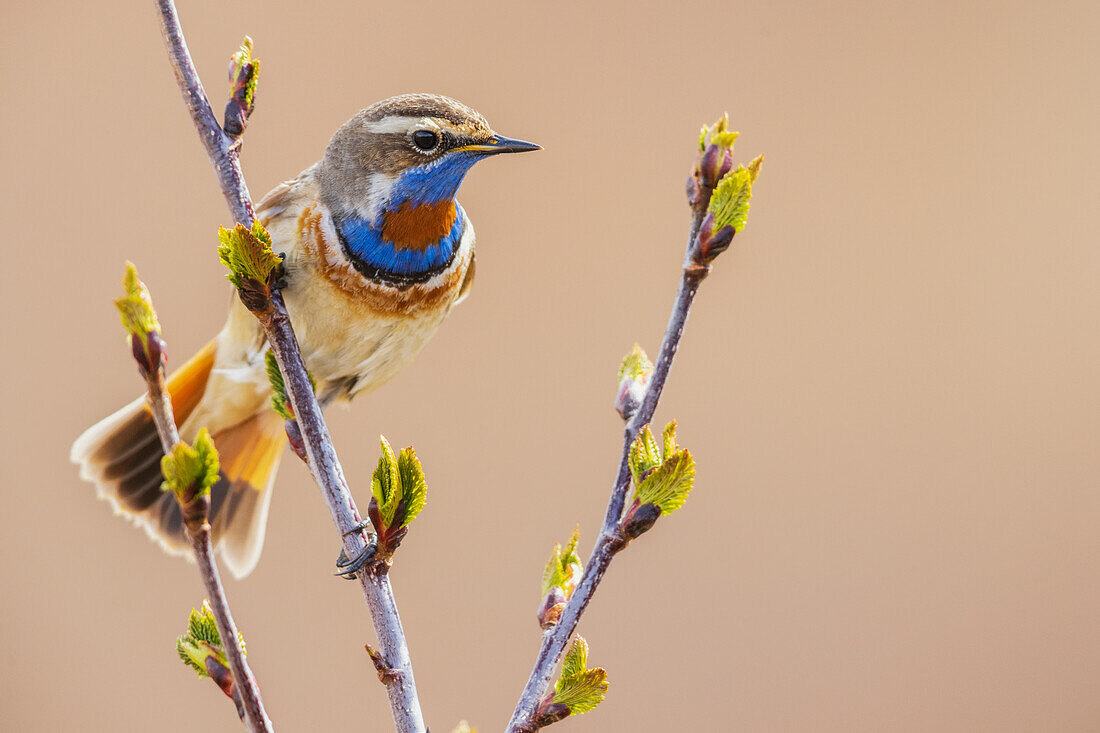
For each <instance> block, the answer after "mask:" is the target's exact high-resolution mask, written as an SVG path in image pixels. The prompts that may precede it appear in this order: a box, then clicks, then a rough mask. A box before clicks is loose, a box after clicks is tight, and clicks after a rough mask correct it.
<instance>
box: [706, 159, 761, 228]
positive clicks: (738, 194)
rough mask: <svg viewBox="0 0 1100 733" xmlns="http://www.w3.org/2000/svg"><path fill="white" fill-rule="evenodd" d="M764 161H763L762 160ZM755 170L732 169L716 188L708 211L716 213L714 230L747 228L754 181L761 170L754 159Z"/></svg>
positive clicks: (740, 167)
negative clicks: (746, 223)
mask: <svg viewBox="0 0 1100 733" xmlns="http://www.w3.org/2000/svg"><path fill="white" fill-rule="evenodd" d="M761 162H762V161H761ZM753 163H755V164H756V167H755V169H754V171H753V172H750V170H749V169H748V168H745V167H744V166H740V165H739V166H737V169H736V170H733V171H730V172H729V173H727V174H726V175H725V176H723V177H722V180H720V181H719V182H718V185H717V186H716V187H715V189H714V195H713V196H711V199H710V206H709V207H708V208H707V211H708V212H710V213H712V214H713V215H714V230H715V231H718V230H721V229H722V228H724V227H727V226H728V227H732V228H733V231H734V232H739V231H741V230H742V229H744V228H745V222H746V221H747V220H748V218H749V202H750V201H751V200H752V182H753V181H754V180H755V178H756V175H755V174H756V173H759V171H760V163H757V162H756V161H753Z"/></svg>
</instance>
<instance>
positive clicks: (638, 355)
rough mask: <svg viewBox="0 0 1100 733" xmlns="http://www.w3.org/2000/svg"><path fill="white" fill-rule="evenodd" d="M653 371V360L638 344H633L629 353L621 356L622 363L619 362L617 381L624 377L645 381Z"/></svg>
mask: <svg viewBox="0 0 1100 733" xmlns="http://www.w3.org/2000/svg"><path fill="white" fill-rule="evenodd" d="M652 373H653V362H651V361H650V360H649V357H648V356H646V353H645V351H643V350H642V347H641V346H639V345H638V344H634V348H633V349H631V350H630V353H629V354H627V355H626V356H624V357H623V360H622V363H621V364H619V381H620V382H621V381H623V380H624V379H632V380H634V381H635V382H642V381H645V380H646V379H647V378H648V377H649V375H650V374H652Z"/></svg>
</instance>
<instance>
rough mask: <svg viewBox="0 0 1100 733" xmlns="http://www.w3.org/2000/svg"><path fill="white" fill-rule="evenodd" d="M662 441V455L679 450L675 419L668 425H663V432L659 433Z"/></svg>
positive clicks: (665, 455)
mask: <svg viewBox="0 0 1100 733" xmlns="http://www.w3.org/2000/svg"><path fill="white" fill-rule="evenodd" d="M661 438H662V443H663V444H664V449H663V450H662V451H661V455H662V456H664V457H666V458H667V457H668V456H671V455H672V454H673V453H675V452H676V451H678V450H680V446H679V445H678V444H677V443H676V421H675V420H673V421H671V422H670V423H669V424H668V425H665V429H664V432H662V433H661Z"/></svg>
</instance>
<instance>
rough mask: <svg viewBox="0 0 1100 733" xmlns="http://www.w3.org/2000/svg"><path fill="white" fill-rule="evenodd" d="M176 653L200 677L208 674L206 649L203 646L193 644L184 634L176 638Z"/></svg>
mask: <svg viewBox="0 0 1100 733" xmlns="http://www.w3.org/2000/svg"><path fill="white" fill-rule="evenodd" d="M176 653H177V654H179V655H180V659H181V660H183V663H184V664H186V665H187V666H188V667H190V668H191V669H193V670H195V674H197V675H198V676H199V678H200V679H201V678H203V677H209V676H210V675H208V674H207V673H206V657H207V651H206V648H205V647H201V646H199V645H197V644H195V643H194V642H193V641H191V639H189V638H188V637H186V636H181V637H179V638H178V639H176Z"/></svg>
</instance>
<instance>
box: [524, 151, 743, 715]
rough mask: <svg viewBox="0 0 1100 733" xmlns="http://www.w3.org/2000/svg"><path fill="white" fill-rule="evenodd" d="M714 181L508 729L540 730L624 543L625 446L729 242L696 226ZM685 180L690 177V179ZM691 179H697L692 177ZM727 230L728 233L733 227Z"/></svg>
mask: <svg viewBox="0 0 1100 733" xmlns="http://www.w3.org/2000/svg"><path fill="white" fill-rule="evenodd" d="M726 170H728V168H726ZM697 172H698V171H697ZM716 182H717V177H714V176H712V177H711V179H710V180H705V181H704V182H703V183H704V185H702V186H697V187H696V188H695V190H694V192H692V189H691V187H690V185H689V200H690V203H691V205H692V220H691V226H690V227H689V232H688V244H687V254H686V255H685V258H684V264H683V269H682V271H681V275H680V286H679V290H678V291H677V293H676V300H675V302H674V304H673V307H672V314H671V316H670V317H669V321H668V326H667V327H666V329H665V334H664V338H663V339H662V341H661V350H660V353H659V355H658V357H657V363H656V365H655V369H654V372H653V375H652V378H651V380H650V382H649V386H648V388H647V390H646V392H645V396H644V397H643V399H642V402H641V405H640V406H639V407H638V409H637V411H636V412H635V414H634V415H633V416H632V417H631V418H630V420H629V421H628V422H627V424H626V428H625V431H624V435H623V450H622V456H621V458H620V461H619V472H618V475H617V477H616V479H615V483H614V484H613V486H612V488H611V496H610V498H609V500H608V503H607V512H606V514H605V516H604V520H603V525H602V527H601V529H600V535H599V537H598V538H597V540H596V543H595V546H594V547H593V549H592V554H591V556H590V557H589V558H588V562H587V563H586V564H585V567H584V572H583V574H582V575H581V579H580V582H579V583H578V585H577V588H576V590H575V591H574V592H573V595H572V596H571V597H570V598H569V601H568V603H566V605H565V608H564V609H563V610H562V612H561V616H560V617H559V618H558V620H557V623H556V624H555V625H553V626H552V627H550V628H549V629H547V630H546V631H545V632H543V636H542V643H541V646H540V648H539V653H538V656H537V657H536V659H535V666H534V668H533V669H532V670H531V675H530V677H528V679H527V684H526V685H525V686H524V688H523V692H522V694H521V695H520V698H519V701H518V702H517V703H516V707H515V710H514V711H513V713H512V718H511V720H510V721H509V722H508V728H507V733H533V731H537V730H539V729H540V728H542V727H544V726H545V725H546V724H547V723H549V722H553V717H552V716H550V717H549V718H540V717H539V711H540V706H541V705H542V704H543V702H544V701H546V700H547V699H548V698H547V695H548V693H549V690H550V686H551V682H552V680H553V678H554V674H555V672H556V670H557V668H558V665H559V664H560V663H561V660H562V656H563V655H564V654H565V651H566V647H567V646H568V644H569V640H570V639H571V638H572V636H573V633H574V632H575V631H576V629H577V625H578V624H579V623H580V620H581V616H582V615H583V614H584V612H585V609H586V608H587V607H588V604H589V602H590V601H591V600H592V596H593V595H594V594H595V592H596V588H597V587H598V586H599V584H600V581H601V580H602V579H603V576H604V573H606V572H607V569H608V567H609V566H610V564H611V560H612V559H613V558H614V557H615V554H616V553H618V552H619V551H620V550H622V549H623V548H624V547H626V546H627V544H628V542H629V539H628V538H627V537H626V536H624V533H623V532H622V531H621V525H620V520H621V519H622V516H623V508H624V504H625V501H626V495H627V490H628V489H629V487H630V483H631V473H630V465H629V460H628V458H629V454H630V446H631V444H632V443H633V442H634V439H635V438H636V437H637V436H638V433H639V431H640V430H641V429H642V428H643V427H645V426H646V425H647V424H649V422H650V421H651V420H652V419H653V414H654V412H655V411H656V409H657V403H658V402H659V400H660V399H661V392H662V390H663V389H664V386H665V381H666V380H667V379H668V373H669V370H670V369H671V368H672V362H673V360H674V359H675V357H676V350H677V348H678V347H679V345H680V338H681V336H682V335H683V332H684V325H685V324H686V322H687V317H688V313H689V312H690V310H691V304H692V302H693V301H694V299H695V294H696V292H698V289H699V285H700V283H702V281H703V279H704V278H706V276H707V274H708V273H709V271H710V264H709V262H710V261H711V260H712V259H713V257H714V256H716V255H717V254H718V253H719V252H721V251H722V249H724V248H725V246H728V239H727V240H726V242H725V245H724V246H721V247H720V248H718V249H717V250H713V249H711V250H708V248H707V246H706V245H707V244H708V243H711V242H712V241H713V239H714V238H709V239H708V240H707V242H704V243H702V246H701V242H700V230H701V228H702V225H703V222H704V219H705V218H706V216H707V209H708V205H709V203H710V197H711V193H712V192H713V190H714V186H715V184H716ZM690 183H691V179H689V184H690ZM696 183H698V180H697V179H696ZM727 234H728V235H729V237H732V235H733V232H732V230H731V231H729V232H727Z"/></svg>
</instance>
